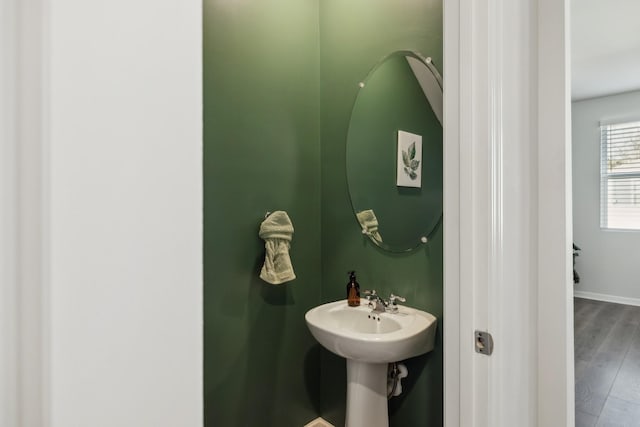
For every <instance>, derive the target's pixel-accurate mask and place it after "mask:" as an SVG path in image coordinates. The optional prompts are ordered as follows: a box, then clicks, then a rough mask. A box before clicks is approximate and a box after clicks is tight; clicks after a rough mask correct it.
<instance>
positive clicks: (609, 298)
mask: <svg viewBox="0 0 640 427" xmlns="http://www.w3.org/2000/svg"><path fill="white" fill-rule="evenodd" d="M573 296H574V297H577V298H586V299H593V300H597V301H606V302H613V303H616V304H626V305H636V306H640V298H629V297H619V296H616V295H607V294H599V293H596V292H587V291H573Z"/></svg>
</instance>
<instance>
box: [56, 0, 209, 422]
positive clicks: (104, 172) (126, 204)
mask: <svg viewBox="0 0 640 427" xmlns="http://www.w3.org/2000/svg"><path fill="white" fill-rule="evenodd" d="M48 7H49V13H50V15H49V17H50V20H49V24H48V30H49V37H48V38H47V44H48V46H47V51H48V56H49V60H48V65H46V67H48V68H49V70H48V79H47V80H48V85H49V96H50V100H49V103H48V107H47V109H48V113H49V122H50V123H49V151H50V153H49V155H50V158H49V163H48V169H49V171H48V173H49V179H48V184H46V185H45V187H46V190H47V192H48V197H49V201H50V204H49V231H50V235H49V239H50V246H49V251H48V252H49V254H50V275H49V279H50V280H49V291H48V292H49V297H50V301H49V302H50V305H49V315H50V323H49V350H50V355H49V356H50V361H49V362H50V364H49V369H50V372H49V374H50V376H51V378H50V390H49V392H50V399H51V426H52V427H76V426H77V427H86V426H91V427H114V426H117V427H162V426H166V427H176V426H180V427H195V426H200V425H202V412H203V411H202V250H201V241H202V213H201V211H202V203H201V199H202V173H201V163H202V155H201V150H202V148H201V146H202V131H201V129H202V125H201V117H202V101H201V99H202V88H201V81H202V78H201V68H202V66H201V38H202V36H201V34H202V33H201V21H202V13H201V8H202V6H201V1H200V0H187V1H185V0H111V1H108V2H106V1H80V0H51V1H50V2H49V5H48Z"/></svg>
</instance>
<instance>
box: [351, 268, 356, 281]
mask: <svg viewBox="0 0 640 427" xmlns="http://www.w3.org/2000/svg"><path fill="white" fill-rule="evenodd" d="M349 281H351V282H355V281H356V272H355V270H353V271H350V272H349Z"/></svg>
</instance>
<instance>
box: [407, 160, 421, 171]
mask: <svg viewBox="0 0 640 427" xmlns="http://www.w3.org/2000/svg"><path fill="white" fill-rule="evenodd" d="M418 166H420V160H415V159H414V160H411V164H410V165H409V167H410V168H411V170H416V169H418Z"/></svg>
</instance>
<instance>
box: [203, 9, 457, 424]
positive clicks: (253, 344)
mask: <svg viewBox="0 0 640 427" xmlns="http://www.w3.org/2000/svg"><path fill="white" fill-rule="evenodd" d="M203 24H204V40H203V42H204V46H203V55H204V75H203V79H204V111H203V120H204V165H203V167H204V278H205V284H204V399H205V414H204V415H205V425H206V426H207V427H213V426H225V427H234V426H256V427H257V426H260V427H271V426H273V427H280V426H287V427H288V426H291V427H301V426H302V425H304V424H305V423H307V422H309V421H310V420H312V419H313V418H315V417H317V416H319V415H322V416H323V417H325V418H326V419H328V420H329V421H331V422H333V423H334V424H335V425H336V426H340V425H342V424H344V403H345V394H344V393H345V382H346V372H345V362H344V360H343V359H341V358H338V357H336V356H333V355H332V354H330V353H329V352H327V351H325V350H324V349H321V348H320V347H319V345H317V344H316V342H315V340H314V339H313V337H311V335H310V333H309V332H308V330H307V327H306V325H305V322H304V313H305V312H306V311H307V310H308V309H309V308H311V307H313V306H316V305H318V304H320V303H322V302H326V301H330V300H335V299H339V298H344V297H345V285H346V282H347V276H346V272H347V271H348V270H350V269H355V270H357V271H358V281H359V282H360V284H361V286H362V288H363V289H367V288H375V289H377V290H378V291H379V292H380V293H382V294H388V293H389V292H391V291H393V292H395V293H397V294H400V295H403V296H405V297H407V301H408V304H410V305H412V306H415V307H418V308H421V309H425V310H427V311H430V312H431V313H433V314H435V315H436V316H438V318H439V320H441V319H442V232H441V230H439V231H437V232H436V233H435V235H434V236H433V238H432V240H431V242H430V243H429V244H428V245H426V246H425V247H424V248H421V249H419V250H418V251H416V252H413V253H411V254H408V255H401V254H390V253H387V252H383V251H382V250H380V249H378V248H377V247H375V246H374V245H372V244H371V243H370V242H368V241H366V240H365V239H364V238H363V236H362V234H361V233H360V231H359V229H358V227H357V225H356V222H355V219H354V217H353V213H352V210H351V203H350V200H349V194H348V187H347V182H346V166H345V154H346V147H345V141H346V136H347V130H348V124H349V116H350V112H351V107H352V106H353V103H354V101H355V97H356V94H357V89H358V87H357V83H358V82H359V81H361V80H362V79H363V78H364V77H365V76H366V75H367V73H368V71H369V69H370V68H371V67H373V66H374V64H376V62H377V61H379V60H380V59H382V58H383V57H384V56H385V55H387V54H388V53H390V52H392V51H394V50H399V49H413V50H417V51H419V52H420V53H422V54H424V55H426V56H431V57H433V59H434V62H435V64H436V65H437V66H438V68H440V69H441V64H442V4H441V0H438V1H436V0H421V1H417V0H416V1H413V0H412V1H407V0H403V1H402V2H401V3H398V2H392V1H389V0H367V1H364V0H346V1H345V0H318V1H299V0H259V1H258V0H205V1H204V22H203ZM445 78H446V76H445ZM279 209H282V210H286V211H287V212H288V213H289V216H290V217H291V220H292V222H293V224H294V228H295V233H294V235H293V242H292V247H291V260H292V263H293V266H294V269H295V272H296V275H297V279H295V280H294V281H292V282H289V283H286V284H283V285H279V286H273V285H269V284H267V283H265V282H263V281H262V280H261V279H260V278H259V277H258V274H259V271H260V267H261V266H262V262H263V259H264V242H263V241H262V240H261V239H260V238H259V237H258V228H259V225H260V222H261V221H262V219H263V217H264V214H265V212H266V211H273V210H279ZM441 331H442V324H441V323H440V325H439V332H438V336H437V338H436V348H435V350H434V351H433V352H432V353H430V354H429V355H426V356H421V357H417V358H414V359H412V360H409V361H407V366H408V368H409V378H407V380H406V381H405V383H404V390H405V392H404V393H403V394H402V396H400V397H399V398H394V399H392V400H391V402H390V417H391V425H392V426H441V425H442V335H441ZM321 374H322V375H321Z"/></svg>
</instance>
